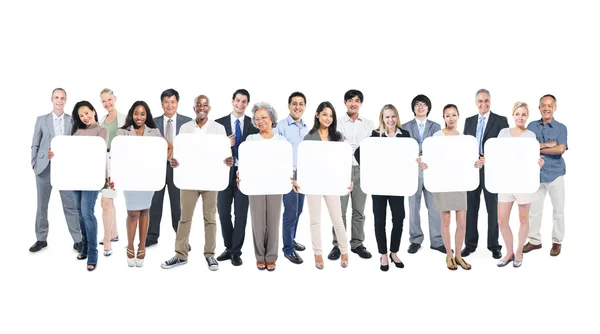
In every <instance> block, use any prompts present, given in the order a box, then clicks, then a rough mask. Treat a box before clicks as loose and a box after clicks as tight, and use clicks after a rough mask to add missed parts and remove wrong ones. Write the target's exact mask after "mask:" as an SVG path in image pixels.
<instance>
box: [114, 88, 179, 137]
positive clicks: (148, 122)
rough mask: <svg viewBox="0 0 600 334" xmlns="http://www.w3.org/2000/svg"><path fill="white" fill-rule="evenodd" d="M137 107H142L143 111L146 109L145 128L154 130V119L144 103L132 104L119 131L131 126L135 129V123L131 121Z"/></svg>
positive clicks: (136, 102)
mask: <svg viewBox="0 0 600 334" xmlns="http://www.w3.org/2000/svg"><path fill="white" fill-rule="evenodd" d="M171 96H173V95H171ZM138 106H142V107H144V109H146V122H145V123H144V124H146V126H147V127H149V128H152V129H155V128H156V123H155V122H154V119H153V118H152V113H151V112H150V107H148V104H147V103H146V102H144V101H135V102H133V105H132V106H131V108H129V112H128V113H127V117H126V118H125V124H124V125H123V126H122V127H121V129H129V127H130V126H132V125H133V127H134V128H135V122H134V121H133V111H134V110H135V108H137V107H138Z"/></svg>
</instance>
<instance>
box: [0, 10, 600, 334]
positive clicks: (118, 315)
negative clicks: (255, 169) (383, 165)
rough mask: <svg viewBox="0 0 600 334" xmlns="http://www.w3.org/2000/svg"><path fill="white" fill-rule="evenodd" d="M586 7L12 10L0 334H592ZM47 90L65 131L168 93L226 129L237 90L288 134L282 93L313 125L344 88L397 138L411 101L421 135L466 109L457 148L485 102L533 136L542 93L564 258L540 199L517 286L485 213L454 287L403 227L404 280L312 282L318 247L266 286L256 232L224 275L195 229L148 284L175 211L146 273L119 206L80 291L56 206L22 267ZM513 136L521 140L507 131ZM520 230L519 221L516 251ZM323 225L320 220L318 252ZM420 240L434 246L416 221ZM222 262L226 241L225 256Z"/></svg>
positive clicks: (302, 228) (379, 276) (30, 232)
mask: <svg viewBox="0 0 600 334" xmlns="http://www.w3.org/2000/svg"><path fill="white" fill-rule="evenodd" d="M589 3H591V2H587V1H570V2H557V1H544V2H522V1H519V2H516V1H503V2H494V3H487V2H481V1H465V2H461V3H460V4H456V3H454V2H442V1H435V2H428V1H421V2H418V3H417V2H414V3H412V2H411V3H402V4H395V3H392V2H368V3H367V2H365V1H360V2H359V1H344V2H323V1H321V2H294V3H293V4H292V3H288V2H279V1H268V2H266V1H261V2H250V1H247V2H241V1H239V2H193V4H190V3H188V2H183V1H172V2H164V1H127V2H116V1H102V2H96V3H90V2H76V1H72V2H67V1H47V2H46V1H44V2H42V1H31V2H14V1H11V2H9V3H7V4H3V6H2V7H3V8H2V13H3V14H4V15H3V19H2V20H1V21H0V31H1V35H2V52H1V54H0V57H1V61H0V67H1V71H0V73H2V74H1V77H0V84H1V87H0V88H1V91H2V92H3V93H4V94H3V99H2V101H3V107H4V108H3V115H4V118H3V124H4V125H5V130H4V131H2V141H3V142H4V143H5V144H6V145H5V147H6V148H7V149H5V151H4V155H3V156H4V158H3V162H4V168H3V174H4V187H3V191H2V192H1V194H2V195H1V196H2V201H1V203H2V210H0V212H1V222H2V224H0V229H1V231H0V235H2V242H1V243H0V245H1V246H0V247H2V248H1V252H0V254H2V257H3V261H2V264H3V265H2V281H3V284H2V285H1V286H2V291H1V292H2V305H3V306H5V307H3V310H4V312H3V319H4V320H3V321H1V322H0V327H1V329H0V331H1V332H4V333H29V332H34V331H38V330H44V331H48V332H59V331H60V332H61V333H79V332H86V333H108V332H125V331H126V330H128V331H130V330H134V329H135V330H136V331H137V330H139V331H141V332H166V331H167V330H169V331H182V332H184V331H185V332H195V331H202V332H204V331H209V330H210V331H217V332H222V333H227V332H230V333H234V332H240V331H241V330H243V332H248V333H250V332H255V331H260V332H261V333H265V332H272V333H284V332H288V333H308V332H310V331H319V332H325V331H328V332H332V331H335V332H336V333H348V332H352V333H354V332H358V333H367V332H381V331H386V332H387V331H396V332H398V331H402V332H407V333H408V332H415V333H436V332H442V331H443V332H455V333H469V332H471V333H481V332H484V331H485V332H507V331H509V330H511V331H512V332H528V331H536V332H538V331H539V332H542V331H543V332H545V333H558V332H566V331H573V332H582V331H583V330H584V328H585V329H587V330H588V331H593V328H597V324H595V322H593V320H592V319H593V318H592V317H593V316H595V315H596V312H594V311H593V310H594V309H597V308H595V307H594V306H593V305H595V304H592V305H589V306H587V305H586V304H584V303H586V302H592V303H594V302H595V301H597V300H598V297H599V294H598V285H597V279H593V277H596V276H592V275H590V272H591V271H592V269H594V272H597V269H596V267H597V256H596V252H597V251H598V246H597V245H598V243H597V239H598V217H597V215H596V212H595V210H592V208H593V207H594V205H596V200H595V198H596V197H597V196H595V195H596V189H597V188H598V181H597V177H596V172H597V166H596V165H595V164H593V163H592V161H593V159H596V157H595V156H594V151H593V142H591V141H592V140H595V137H593V135H592V134H593V133H594V131H595V128H594V124H595V122H594V118H593V115H594V114H593V113H594V112H595V111H596V110H595V109H597V106H596V105H595V102H596V99H597V96H598V89H597V78H598V75H599V74H600V73H599V71H598V59H600V54H599V53H598V51H597V46H596V44H597V34H596V33H594V32H597V31H600V27H599V24H598V20H597V17H596V15H595V14H596V13H597V10H592V8H591V5H590V4H589ZM55 87H62V88H64V89H66V91H67V94H68V95H67V98H68V100H67V106H66V108H65V110H66V111H67V112H68V113H71V111H72V107H73V105H74V104H75V103H76V102H77V101H80V100H84V99H85V100H89V101H90V102H92V104H93V105H94V106H95V107H96V108H97V109H98V111H99V112H100V114H101V115H102V114H103V112H104V111H103V110H102V107H101V104H100V98H99V93H100V90H101V89H102V88H105V87H109V88H111V89H113V90H114V91H115V94H116V95H117V97H118V100H117V107H118V110H119V111H120V112H123V113H126V112H127V111H128V109H129V107H130V106H131V104H132V103H133V102H134V101H136V100H145V101H147V102H148V104H149V105H150V108H151V110H152V112H153V114H154V115H160V114H161V113H162V111H161V108H160V94H161V92H162V91H163V90H165V89H167V88H175V89H177V90H178V91H179V93H180V95H181V102H180V108H179V111H180V113H182V114H184V115H187V116H190V117H193V112H192V105H193V99H194V97H195V96H196V95H198V94H206V95H208V96H209V97H210V99H211V104H212V111H211V114H210V117H212V118H213V119H215V118H217V117H220V116H224V115H226V114H228V113H229V112H230V111H231V104H230V101H231V94H232V93H233V92H234V91H235V90H236V89H238V88H246V89H248V90H249V91H250V94H251V104H252V103H254V102H258V101H259V100H266V101H269V102H271V103H272V104H273V105H274V106H275V108H276V110H277V111H278V112H279V114H280V116H281V118H283V117H284V115H285V114H286V113H287V112H286V105H287V97H288V96H289V94H290V93H291V92H293V91H295V90H300V91H302V92H304V93H305V94H306V95H307V98H308V100H307V112H306V117H305V119H306V121H307V123H308V124H309V126H310V125H312V117H313V116H312V113H313V112H314V110H315V108H316V106H317V105H318V103H320V102H321V101H324V100H329V101H331V102H332V103H333V104H334V106H335V107H336V109H337V111H338V113H340V112H343V111H344V109H343V95H344V92H345V91H347V90H348V89H353V88H356V89H360V90H362V92H363V93H364V94H365V100H364V104H363V109H361V114H362V115H363V116H365V117H368V118H370V119H371V120H373V121H374V122H376V121H377V120H376V118H377V115H378V113H379V111H380V109H381V107H382V106H383V105H384V104H386V103H392V104H394V105H396V107H397V108H398V109H399V111H400V118H401V120H402V122H406V121H408V120H410V119H411V118H412V113H411V111H410V102H411V100H412V98H413V97H414V96H415V95H417V94H420V93H423V94H426V95H427V96H429V97H430V98H431V100H432V102H433V108H432V111H431V115H430V116H431V119H432V120H435V121H437V122H440V123H441V122H442V118H441V114H442V106H443V105H445V104H446V103H454V104H456V105H458V107H459V111H460V121H459V128H461V129H462V124H463V122H464V119H465V118H466V117H467V116H471V115H474V114H475V113H476V112H477V109H476V107H475V104H474V100H475V92H476V91H477V90H478V89H479V88H487V89H489V90H490V91H491V93H492V96H491V97H492V106H491V109H492V111H494V112H496V113H498V114H501V115H506V116H508V115H509V114H510V111H511V108H512V105H513V104H514V102H516V101H518V100H523V101H526V102H528V103H529V104H530V106H531V110H532V115H531V117H530V121H531V120H535V119H538V118H539V112H538V111H537V109H536V106H537V104H538V99H539V97H541V96H542V95H543V94H546V93H552V94H554V95H555V96H556V97H557V98H558V110H557V111H556V113H555V116H556V119H557V120H558V121H560V122H562V123H564V124H565V125H567V127H568V129H569V150H568V151H567V152H566V154H565V155H564V157H565V160H566V163H567V177H566V178H565V184H566V209H565V211H566V215H565V216H566V232H565V239H564V243H563V251H562V254H561V255H560V256H558V257H556V258H553V257H550V256H549V255H548V253H549V250H550V246H551V244H550V243H551V218H550V214H551V206H550V205H549V204H550V203H549V200H548V201H547V205H546V208H545V212H544V222H543V228H542V237H543V248H542V249H541V250H537V251H534V252H532V253H529V254H526V255H525V258H524V263H523V267H522V268H520V269H514V268H512V267H506V268H502V269H500V268H496V260H493V259H492V258H491V254H490V252H488V251H487V250H486V247H485V239H486V238H485V236H486V224H485V220H486V215H485V210H484V209H482V211H481V215H480V224H479V233H480V236H482V237H481V238H480V244H479V248H478V249H477V252H476V253H474V254H473V255H471V256H469V257H468V258H467V260H468V261H469V262H470V263H471V264H472V265H473V270H471V271H470V272H466V271H461V270H460V269H459V271H458V272H450V271H449V270H447V269H446V268H445V263H444V256H443V255H442V254H440V253H438V252H436V251H432V250H430V249H429V243H428V240H427V238H426V240H425V241H424V243H423V248H422V249H421V250H420V251H419V252H418V253H417V254H415V255H412V254H407V253H406V249H407V247H408V245H409V242H408V229H409V223H408V217H407V219H405V222H404V233H403V236H402V243H401V251H400V253H399V255H400V258H401V259H402V260H403V261H404V263H405V264H406V268H405V269H402V270H399V269H396V268H390V271H389V272H387V273H382V272H380V271H379V269H378V267H379V263H378V259H377V256H376V255H375V257H374V258H373V259H371V260H363V259H360V258H358V257H357V256H356V255H355V254H351V255H350V265H349V268H347V269H342V268H341V267H340V265H339V261H336V262H335V263H334V262H331V261H329V260H326V263H325V269H324V270H323V271H318V270H317V269H315V268H314V261H313V259H312V255H311V251H310V248H309V249H308V250H307V251H305V252H302V253H301V255H302V256H303V258H304V259H305V263H304V264H302V265H300V266H296V265H293V264H291V263H290V262H288V261H287V260H286V259H284V258H283V257H282V256H281V257H280V260H279V261H278V267H277V270H276V271H275V272H273V273H267V272H259V271H258V270H256V269H255V267H254V257H253V247H252V238H251V228H250V225H251V223H250V221H248V228H247V232H246V243H245V245H244V249H243V252H244V254H243V255H242V258H243V260H244V265H243V266H241V267H233V266H231V264H230V263H229V262H225V263H222V264H221V269H220V270H219V271H218V272H215V273H213V272H209V271H208V269H207V268H206V264H205V262H204V260H203V259H202V243H203V229H202V228H201V226H202V224H201V223H200V222H201V218H200V217H201V215H199V212H200V211H197V212H196V216H195V220H194V224H195V225H194V228H193V230H192V235H191V244H192V247H193V250H192V252H191V253H190V263H189V264H188V265H186V266H184V267H180V268H176V269H173V270H169V271H167V270H163V269H161V268H160V266H159V264H160V263H161V262H162V261H164V260H166V259H168V258H170V257H171V256H173V254H174V252H173V244H174V238H175V236H174V233H173V232H172V230H171V226H170V219H168V217H169V216H170V213H169V211H168V205H167V206H166V207H165V208H166V210H165V211H164V212H163V214H164V219H163V222H162V230H161V238H160V239H159V244H158V245H157V246H154V247H152V248H149V249H148V253H147V256H146V263H145V266H144V268H141V269H140V268H128V267H127V266H126V264H125V257H126V256H125V250H124V247H125V244H126V242H125V239H126V231H125V228H124V227H125V211H124V207H125V203H124V199H123V196H122V194H119V197H118V198H117V200H116V205H117V209H118V217H119V221H118V226H119V234H120V238H121V241H119V242H118V243H115V244H114V245H113V247H114V250H115V253H114V254H113V255H112V257H110V258H104V257H103V256H102V255H100V260H99V264H98V269H97V270H96V271H95V272H93V273H88V272H87V271H86V270H85V264H83V263H81V262H80V261H76V260H75V252H74V251H73V250H72V248H71V246H72V240H71V239H70V236H69V234H68V232H67V228H66V224H65V222H64V217H63V215H62V208H61V205H60V200H59V196H57V195H58V194H57V193H56V192H53V195H52V198H51V201H50V211H49V219H50V232H49V238H48V245H49V246H48V247H47V248H46V249H44V250H43V251H41V252H39V253H37V254H31V253H29V252H28V250H27V249H28V248H29V246H31V244H33V243H34V242H35V234H34V218H35V208H36V199H35V198H36V191H35V178H34V174H33V172H32V171H31V166H30V145H31V137H32V134H33V128H34V124H35V119H36V117H38V116H39V115H42V114H45V113H48V112H50V111H51V103H50V93H51V91H52V89H54V88H55ZM249 111H250V107H249V109H248V113H249ZM509 124H511V125H513V124H514V122H513V121H512V119H510V118H509ZM482 201H483V199H482ZM99 203H100V201H98V205H97V208H96V209H97V211H96V213H97V216H98V218H99V221H100V215H101V210H100V204H99ZM166 203H168V199H167V198H165V204H166ZM370 203H371V200H370V199H368V200H367V208H366V210H365V214H366V218H367V219H366V224H365V233H366V240H365V245H366V246H367V247H368V249H369V250H370V251H371V252H372V253H376V243H375V238H374V233H373V216H372V211H371V204H370ZM198 207H201V206H200V205H199V206H198ZM482 207H483V202H482ZM304 210H305V212H304V213H303V215H302V218H301V221H300V225H299V227H298V234H297V238H296V239H297V240H298V241H299V242H301V243H304V244H306V245H308V246H309V245H310V237H309V228H308V226H309V222H308V208H307V206H306V205H305V208H304ZM324 212H326V211H325V210H324ZM422 217H426V212H425V209H423V210H422ZM516 217H517V213H516V211H513V212H512V216H511V225H512V226H513V231H514V232H515V233H516V230H514V228H515V227H516V226H517V225H518V221H517V220H516ZM328 222H329V219H326V220H325V216H324V224H323V242H324V245H323V246H324V250H325V251H326V252H328V251H329V245H328V240H329V233H330V232H329V231H330V228H329V226H328V225H327V223H328ZM100 226H101V223H100ZM422 226H423V229H424V232H425V235H428V232H427V228H426V226H427V223H426V222H425V221H424V222H423V223H422ZM453 228H454V224H453V225H452V229H453ZM99 234H100V236H101V235H102V228H101V227H100V228H99ZM500 240H501V242H502V239H500ZM100 249H102V248H100ZM222 250H223V246H222V239H221V232H220V227H219V232H218V236H217V252H218V253H220V252H221V251H222ZM592 282H593V283H592Z"/></svg>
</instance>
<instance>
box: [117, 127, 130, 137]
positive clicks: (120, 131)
mask: <svg viewBox="0 0 600 334" xmlns="http://www.w3.org/2000/svg"><path fill="white" fill-rule="evenodd" d="M128 132H129V130H127V129H121V128H118V129H117V136H124V135H127V133H128Z"/></svg>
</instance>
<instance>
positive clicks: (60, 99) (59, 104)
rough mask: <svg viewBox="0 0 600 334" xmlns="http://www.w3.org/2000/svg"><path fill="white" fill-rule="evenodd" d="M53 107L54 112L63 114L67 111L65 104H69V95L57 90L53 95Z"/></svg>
mask: <svg viewBox="0 0 600 334" xmlns="http://www.w3.org/2000/svg"><path fill="white" fill-rule="evenodd" d="M50 101H52V106H53V108H54V110H56V111H61V112H63V111H64V110H65V103H67V94H65V92H63V91H62V90H60V89H57V90H55V91H54V93H52V98H51V99H50Z"/></svg>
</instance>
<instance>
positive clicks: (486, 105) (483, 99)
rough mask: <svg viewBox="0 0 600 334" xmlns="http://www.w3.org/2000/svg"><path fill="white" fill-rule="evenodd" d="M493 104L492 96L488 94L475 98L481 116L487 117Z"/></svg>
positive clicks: (480, 94)
mask: <svg viewBox="0 0 600 334" xmlns="http://www.w3.org/2000/svg"><path fill="white" fill-rule="evenodd" d="M491 103H492V102H491V100H490V95H489V94H488V93H479V94H477V97H476V98H475V105H477V109H479V114H480V115H485V114H487V113H488V112H489V111H490V105H491Z"/></svg>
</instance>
